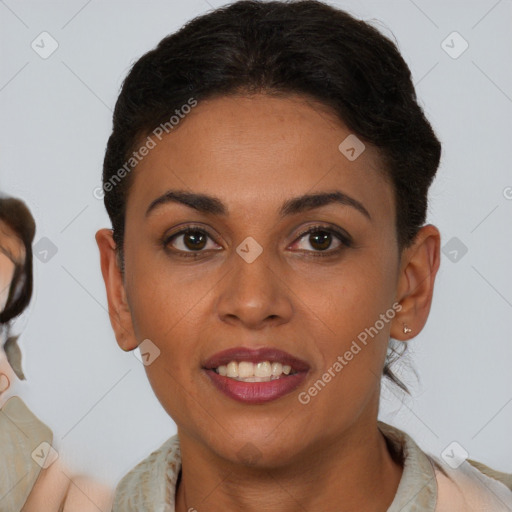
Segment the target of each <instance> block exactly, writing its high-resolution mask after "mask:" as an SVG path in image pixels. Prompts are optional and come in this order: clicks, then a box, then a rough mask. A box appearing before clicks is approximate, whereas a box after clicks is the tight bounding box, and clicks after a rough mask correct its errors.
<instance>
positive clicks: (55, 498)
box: [22, 459, 113, 512]
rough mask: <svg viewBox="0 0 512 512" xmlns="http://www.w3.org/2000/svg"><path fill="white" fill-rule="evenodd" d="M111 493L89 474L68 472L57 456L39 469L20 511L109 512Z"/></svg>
mask: <svg viewBox="0 0 512 512" xmlns="http://www.w3.org/2000/svg"><path fill="white" fill-rule="evenodd" d="M112 494H113V493H112V489H110V488H109V487H108V486H105V485H103V484H101V483H99V482H96V481H94V480H92V479H90V478H89V477H86V476H81V475H79V476H76V475H71V474H70V472H69V470H67V469H66V468H65V467H64V466H63V464H62V463H61V462H60V460H59V459H57V461H55V462H54V463H53V464H52V465H51V466H49V467H48V468H46V469H43V470H41V473H40V474H39V477H38V479H37V481H36V483H35V485H34V487H33V488H32V491H31V493H30V495H29V497H28V499H27V501H26V503H25V505H24V507H23V510H22V512H40V511H41V510H44V511H45V512H71V511H73V512H89V511H91V512H92V511H94V512H98V511H101V512H110V510H111V508H112Z"/></svg>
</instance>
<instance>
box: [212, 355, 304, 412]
mask: <svg viewBox="0 0 512 512" xmlns="http://www.w3.org/2000/svg"><path fill="white" fill-rule="evenodd" d="M203 371H205V372H206V374H207V375H208V377H209V379H210V382H212V384H213V385H214V386H215V388H217V389H218V390H219V391H221V392H222V393H223V394H225V395H227V396H228V397H229V398H231V399H233V400H236V401H239V402H243V403H246V404H253V405H254V404H263V403H266V402H270V401H272V400H276V399H278V398H280V397H282V396H284V395H287V394H289V393H291V392H292V391H293V390H294V389H296V388H297V387H298V386H299V385H300V384H301V383H302V382H303V381H304V379H305V378H306V376H307V374H308V371H309V365H308V364H307V363H306V362H305V361H302V360H300V359H298V358H296V357H294V356H292V355H290V354H288V353H286V352H283V351H281V350H278V349H273V348H261V349H248V348H245V347H238V348H235V349H229V350H225V351H223V352H220V353H218V354H216V355H215V356H213V357H212V358H210V359H209V360H208V361H206V362H205V363H204V364H203Z"/></svg>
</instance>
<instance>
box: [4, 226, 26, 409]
mask: <svg viewBox="0 0 512 512" xmlns="http://www.w3.org/2000/svg"><path fill="white" fill-rule="evenodd" d="M24 260H25V248H24V246H23V242H22V241H21V240H20V239H19V238H18V237H17V236H16V234H15V233H14V231H13V230H12V229H11V228H10V227H9V226H8V225H7V224H6V223H5V222H3V221H1V220H0V312H2V311H3V310H4V308H5V305H6V303H7V299H8V297H9V291H10V289H11V283H12V279H13V277H14V271H15V269H16V265H23V262H24ZM16 378H17V377H16V374H15V373H14V371H13V369H12V368H11V365H10V364H9V361H8V360H7V356H6V355H5V352H4V350H3V348H2V347H1V346H0V407H2V406H3V404H4V403H5V400H6V398H7V396H6V395H5V393H6V392H7V390H8V389H9V388H10V386H11V383H12V382H13V380H14V379H16Z"/></svg>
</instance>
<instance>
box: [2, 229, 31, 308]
mask: <svg viewBox="0 0 512 512" xmlns="http://www.w3.org/2000/svg"><path fill="white" fill-rule="evenodd" d="M24 259H25V248H24V246H23V242H22V241H21V240H20V239H19V238H18V237H17V236H16V233H14V231H13V230H12V229H11V228H10V227H9V226H8V225H7V224H6V223H5V222H3V221H1V220H0V312H1V311H3V310H4V308H5V305H6V303H7V298H8V297H9V290H10V288H11V283H12V279H13V277H14V271H15V269H16V265H17V264H18V265H23V261H24Z"/></svg>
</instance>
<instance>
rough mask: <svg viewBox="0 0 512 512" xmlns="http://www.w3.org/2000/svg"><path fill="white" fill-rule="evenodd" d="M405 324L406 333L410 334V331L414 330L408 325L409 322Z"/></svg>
mask: <svg viewBox="0 0 512 512" xmlns="http://www.w3.org/2000/svg"><path fill="white" fill-rule="evenodd" d="M403 325H404V334H409V333H410V332H412V329H411V328H410V327H407V324H403Z"/></svg>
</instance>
